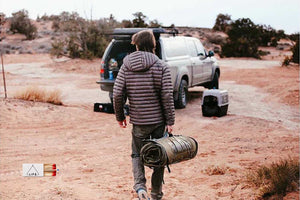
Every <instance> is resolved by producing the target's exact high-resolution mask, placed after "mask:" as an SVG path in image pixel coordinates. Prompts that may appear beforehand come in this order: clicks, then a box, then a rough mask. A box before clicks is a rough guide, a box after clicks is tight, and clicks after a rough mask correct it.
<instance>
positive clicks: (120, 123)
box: [118, 119, 127, 128]
mask: <svg viewBox="0 0 300 200" xmlns="http://www.w3.org/2000/svg"><path fill="white" fill-rule="evenodd" d="M118 123H119V126H120V127H121V128H126V127H127V122H126V119H124V120H123V121H118Z"/></svg>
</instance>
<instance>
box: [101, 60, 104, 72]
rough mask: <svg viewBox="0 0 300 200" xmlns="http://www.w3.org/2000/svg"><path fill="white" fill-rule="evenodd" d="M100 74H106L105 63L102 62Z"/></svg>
mask: <svg viewBox="0 0 300 200" xmlns="http://www.w3.org/2000/svg"><path fill="white" fill-rule="evenodd" d="M100 74H104V61H103V60H102V61H101V67H100Z"/></svg>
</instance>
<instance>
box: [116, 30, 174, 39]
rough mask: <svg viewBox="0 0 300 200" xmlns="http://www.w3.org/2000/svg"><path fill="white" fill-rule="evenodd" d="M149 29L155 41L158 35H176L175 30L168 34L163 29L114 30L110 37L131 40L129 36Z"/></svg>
mask: <svg viewBox="0 0 300 200" xmlns="http://www.w3.org/2000/svg"><path fill="white" fill-rule="evenodd" d="M149 29H151V30H152V31H153V34H154V37H155V39H156V40H157V39H158V38H159V37H160V34H172V35H173V36H175V35H176V34H178V31H177V30H176V29H174V30H176V31H174V30H172V31H170V32H168V31H166V30H165V29H163V28H115V29H114V30H113V32H112V34H111V35H113V38H114V39H131V36H132V35H134V34H135V33H137V32H139V31H143V30H149Z"/></svg>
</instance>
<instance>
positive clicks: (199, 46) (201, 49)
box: [195, 40, 206, 56]
mask: <svg viewBox="0 0 300 200" xmlns="http://www.w3.org/2000/svg"><path fill="white" fill-rule="evenodd" d="M195 44H196V48H197V54H198V56H206V53H205V50H204V47H203V45H202V44H201V42H200V41H199V40H196V41H195Z"/></svg>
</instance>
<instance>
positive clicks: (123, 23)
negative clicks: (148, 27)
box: [121, 19, 133, 28]
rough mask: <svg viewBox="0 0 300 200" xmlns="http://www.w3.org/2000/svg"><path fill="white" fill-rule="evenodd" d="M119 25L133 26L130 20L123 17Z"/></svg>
mask: <svg viewBox="0 0 300 200" xmlns="http://www.w3.org/2000/svg"><path fill="white" fill-rule="evenodd" d="M121 26H122V27H123V28H132V27H133V24H132V22H131V20H126V19H124V20H122V22H121Z"/></svg>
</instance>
